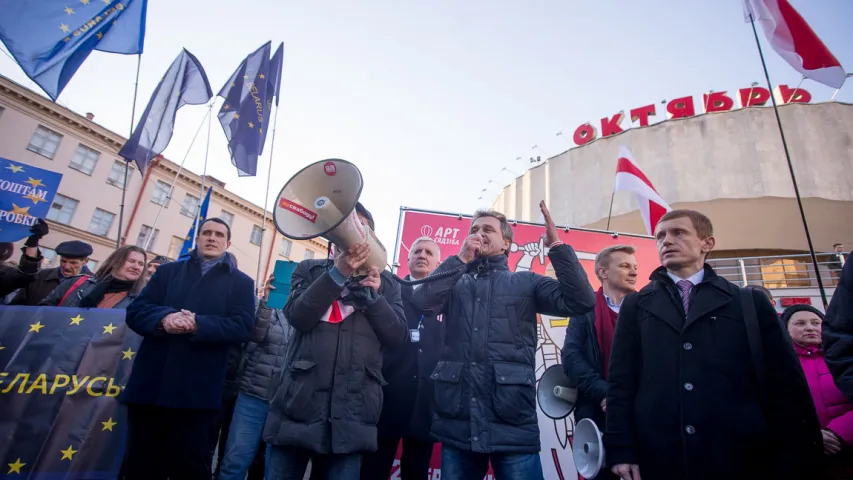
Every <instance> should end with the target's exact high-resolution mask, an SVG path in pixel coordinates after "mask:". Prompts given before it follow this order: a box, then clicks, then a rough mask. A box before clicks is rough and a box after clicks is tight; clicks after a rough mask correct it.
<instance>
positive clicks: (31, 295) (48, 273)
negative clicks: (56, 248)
mask: <svg viewBox="0 0 853 480" xmlns="http://www.w3.org/2000/svg"><path fill="white" fill-rule="evenodd" d="M80 274H81V275H88V276H90V277H94V276H95V274H94V273H92V271H91V270H89V268H88V267H86V266H85V265H83V269H82V270H81V271H80ZM63 280H66V278H65V277H63V276H62V275H61V274H60V268H59V267H54V268H48V269H45V270H39V271H38V272H36V273H35V275H32V276H29V277H28V278H27V282H26V286H21V290H20V291H18V293H17V294H16V295H15V298H13V299H12V301H10V302H9V305H29V306H36V305H38V304H39V302H41V301H42V300H44V298H45V297H47V296H48V295H50V292H52V291H54V290H55V289H56V287H58V286H59V284H60V283H62V282H63Z"/></svg>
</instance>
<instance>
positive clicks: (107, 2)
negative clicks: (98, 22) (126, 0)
mask: <svg viewBox="0 0 853 480" xmlns="http://www.w3.org/2000/svg"><path fill="white" fill-rule="evenodd" d="M104 3H105V4H107V5H109V4H110V3H112V0H104Z"/></svg>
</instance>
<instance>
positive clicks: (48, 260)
mask: <svg viewBox="0 0 853 480" xmlns="http://www.w3.org/2000/svg"><path fill="white" fill-rule="evenodd" d="M39 250H41V254H42V256H44V259H42V268H48V267H52V266H53V262H55V261H56V250H54V249H52V248H46V247H39Z"/></svg>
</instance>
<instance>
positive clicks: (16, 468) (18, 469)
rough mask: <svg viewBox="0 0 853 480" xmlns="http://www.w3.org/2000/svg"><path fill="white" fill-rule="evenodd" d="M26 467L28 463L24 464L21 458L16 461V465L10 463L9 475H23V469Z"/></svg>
mask: <svg viewBox="0 0 853 480" xmlns="http://www.w3.org/2000/svg"><path fill="white" fill-rule="evenodd" d="M24 465H26V463H22V462H21V459H20V458H18V459H17V460H15V463H10V464H9V472H8V475H11V474H13V473H21V467H23V466H24Z"/></svg>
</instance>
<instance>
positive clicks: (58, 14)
mask: <svg viewBox="0 0 853 480" xmlns="http://www.w3.org/2000/svg"><path fill="white" fill-rule="evenodd" d="M147 6H148V0H122V1H116V2H114V1H112V0H91V1H90V0H81V1H75V2H69V1H67V0H39V1H38V2H33V1H31V0H7V1H4V2H2V13H0V40H2V41H3V43H4V44H5V45H6V48H8V49H9V53H11V54H12V57H14V59H15V61H16V62H17V63H18V65H20V66H21V69H23V71H24V73H26V74H27V76H28V77H30V78H31V79H32V80H33V81H34V82H36V83H37V84H38V86H39V87H41V88H42V89H43V90H44V91H45V93H47V95H48V96H49V97H50V99H51V100H54V101H55V100H56V98H57V97H59V94H60V93H61V92H62V89H64V88H65V85H67V84H68V82H69V81H70V80H71V77H73V76H74V73H75V72H77V69H78V68H80V65H82V64H83V62H84V61H85V60H86V57H88V56H89V54H90V53H92V50H100V51H102V52H108V53H121V54H126V55H136V54H141V53H142V46H143V43H144V40H145V14H146V10H147Z"/></svg>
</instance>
